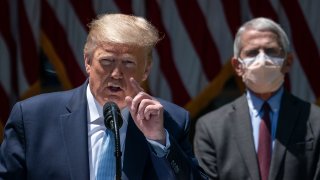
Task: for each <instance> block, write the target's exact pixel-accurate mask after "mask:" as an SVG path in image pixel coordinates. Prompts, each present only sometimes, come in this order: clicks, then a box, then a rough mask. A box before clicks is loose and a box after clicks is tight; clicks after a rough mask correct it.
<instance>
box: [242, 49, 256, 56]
mask: <svg viewBox="0 0 320 180" xmlns="http://www.w3.org/2000/svg"><path fill="white" fill-rule="evenodd" d="M258 54H259V51H257V50H252V51H247V52H246V53H245V55H246V56H247V57H255V56H257V55H258Z"/></svg>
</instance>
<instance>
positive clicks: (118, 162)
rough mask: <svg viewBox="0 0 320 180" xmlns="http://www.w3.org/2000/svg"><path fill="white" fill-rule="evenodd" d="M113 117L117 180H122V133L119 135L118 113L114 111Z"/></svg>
mask: <svg viewBox="0 0 320 180" xmlns="http://www.w3.org/2000/svg"><path fill="white" fill-rule="evenodd" d="M112 116H113V117H114V121H113V127H114V129H113V132H114V135H115V136H114V142H115V152H114V155H115V157H116V180H121V170H122V168H121V164H122V163H121V155H122V153H121V145H120V133H119V129H120V127H119V124H118V122H119V120H118V117H119V115H118V114H117V113H116V111H112Z"/></svg>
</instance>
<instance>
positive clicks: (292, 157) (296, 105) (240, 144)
mask: <svg viewBox="0 0 320 180" xmlns="http://www.w3.org/2000/svg"><path fill="white" fill-rule="evenodd" d="M194 148H195V154H196V157H197V158H198V160H199V163H200V166H202V168H204V170H205V171H206V172H207V174H208V175H209V177H210V178H211V179H222V180H233V179H234V180H246V179H248V180H249V179H250V180H259V179H260V176H259V168H258V160H257V155H256V151H255V147H254V141H253V133H252V125H251V122H250V115H249V108H248V103H247V99H246V96H245V95H243V96H241V97H240V98H238V99H236V100H235V101H233V102H231V103H230V104H227V105H225V106H223V107H221V108H220V109H218V110H216V111H213V112H211V113H208V114H206V115H205V116H203V117H201V118H200V119H199V121H198V122H197V125H196V134H195V140H194ZM319 155H320V108H319V107H316V106H315V105H311V104H310V103H307V102H304V101H302V100H300V99H298V98H297V97H294V96H292V95H290V94H289V93H287V92H285V93H284V94H283V97H282V101H281V106H280V113H279V119H278V125H277V130H276V139H275V146H274V149H273V152H272V160H271V167H270V174H269V179H270V180H271V179H272V180H274V179H279V180H302V179H303V180H307V179H317V180H319V179H320V160H319Z"/></svg>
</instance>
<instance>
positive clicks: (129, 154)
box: [122, 115, 150, 179]
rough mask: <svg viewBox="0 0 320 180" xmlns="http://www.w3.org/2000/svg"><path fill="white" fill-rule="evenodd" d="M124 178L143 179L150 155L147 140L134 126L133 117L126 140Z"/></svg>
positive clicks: (129, 120)
mask: <svg viewBox="0 0 320 180" xmlns="http://www.w3.org/2000/svg"><path fill="white" fill-rule="evenodd" d="M125 141H126V142H125V152H124V163H123V173H124V174H123V175H122V176H123V177H124V178H128V179H132V178H133V179H142V178H143V173H144V167H145V164H146V161H147V158H148V156H149V155H150V154H149V153H150V151H149V147H148V144H147V140H146V138H145V137H144V136H143V134H142V133H141V131H140V130H139V129H138V128H137V126H136V125H135V124H134V122H133V120H132V117H131V116H130V115H129V118H128V129H127V134H126V140H125Z"/></svg>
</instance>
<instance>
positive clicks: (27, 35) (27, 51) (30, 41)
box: [18, 1, 40, 85]
mask: <svg viewBox="0 0 320 180" xmlns="http://www.w3.org/2000/svg"><path fill="white" fill-rule="evenodd" d="M18 3H19V20H20V22H19V25H20V26H19V35H20V43H21V48H20V49H21V61H22V63H23V70H24V72H25V73H24V74H25V76H26V79H27V81H28V83H29V84H30V85H32V84H34V83H35V82H36V81H37V80H38V79H39V73H40V59H39V56H38V53H37V47H36V42H35V39H34V36H33V33H32V31H31V27H30V23H29V20H28V18H27V17H28V16H27V13H26V10H25V7H24V3H23V1H19V2H18Z"/></svg>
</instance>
